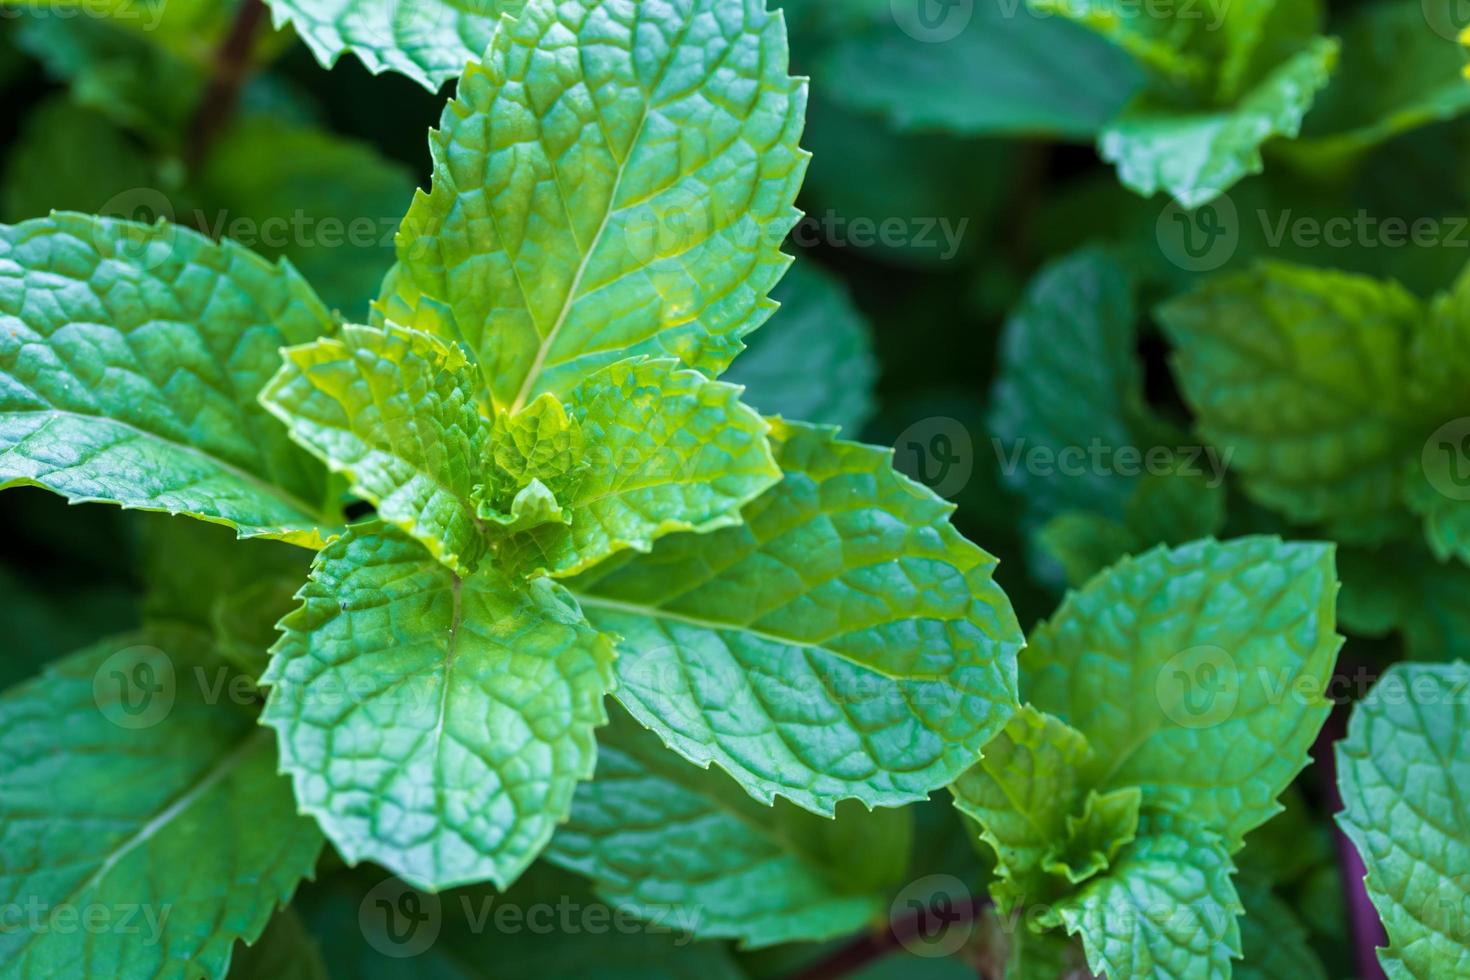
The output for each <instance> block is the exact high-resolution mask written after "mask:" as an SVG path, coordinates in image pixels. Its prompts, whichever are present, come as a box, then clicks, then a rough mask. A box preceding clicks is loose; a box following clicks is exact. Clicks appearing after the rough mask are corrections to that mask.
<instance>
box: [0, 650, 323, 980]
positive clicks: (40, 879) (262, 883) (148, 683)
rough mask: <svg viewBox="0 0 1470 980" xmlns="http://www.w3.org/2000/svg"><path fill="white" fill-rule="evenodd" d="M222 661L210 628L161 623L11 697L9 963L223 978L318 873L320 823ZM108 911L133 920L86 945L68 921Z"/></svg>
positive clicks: (1, 764) (5, 864) (1, 704)
mask: <svg viewBox="0 0 1470 980" xmlns="http://www.w3.org/2000/svg"><path fill="white" fill-rule="evenodd" d="M222 669H223V668H221V667H220V665H219V662H218V661H217V660H214V659H213V658H212V657H211V656H210V655H209V653H208V650H207V648H205V647H204V646H203V645H202V644H201V643H200V642H199V640H198V638H197V636H196V635H195V634H193V633H189V632H184V631H179V630H161V629H155V630H150V631H146V632H142V633H135V634H128V635H124V636H120V637H115V638H113V639H111V640H106V641H103V642H101V643H99V644H97V645H96V646H94V647H91V648H90V649H87V650H84V651H81V652H80V653H76V654H73V655H71V656H69V657H66V658H65V659H63V660H61V661H58V662H57V663H56V664H54V665H52V666H51V667H50V668H49V669H48V670H47V671H46V672H45V673H44V674H42V675H41V676H40V677H38V678H36V679H35V680H32V681H29V682H27V683H25V684H22V685H20V686H19V687H15V688H12V689H11V690H9V691H7V692H5V694H4V695H0V736H3V738H4V741H5V745H6V754H5V756H4V759H3V760H0V826H3V828H4V829H3V831H0V902H3V904H4V906H5V908H6V909H7V910H11V911H9V912H7V920H6V928H5V929H4V930H0V969H3V970H4V972H5V973H7V974H12V975H15V976H72V977H88V976H97V977H116V976H164V975H178V976H196V975H197V976H208V977H222V976H223V975H224V973H225V969H226V966H227V965H228V963H229V960H230V955H231V949H232V947H233V946H234V945H235V941H236V940H237V939H243V940H245V941H252V940H254V939H255V938H256V937H258V936H259V935H260V934H261V931H262V930H263V929H265V927H266V921H267V920H268V919H269V918H270V916H271V913H272V912H273V911H274V910H275V909H276V907H277V906H278V905H280V904H282V903H284V902H285V901H286V900H287V899H289V898H290V896H291V893H292V892H293V891H294V890H295V889H296V886H297V883H298V882H300V881H301V879H302V878H304V877H306V876H308V875H310V874H311V873H312V868H313V866H314V865H315V863H316V858H317V854H318V853H319V852H320V850H321V846H322V839H321V835H320V834H319V833H317V830H316V828H315V827H313V826H312V825H311V822H310V821H309V820H306V819H305V818H303V817H300V816H298V815H297V813H296V805H295V802H294V801H293V800H292V799H291V791H290V785H289V784H288V783H287V781H286V780H285V779H283V778H281V777H280V776H279V775H278V774H277V772H276V758H275V753H274V752H272V751H271V745H270V739H269V736H267V735H266V733H264V732H261V731H260V730H258V729H257V728H256V727H255V724H254V720H253V719H252V717H251V716H250V714H249V713H247V712H244V711H241V710H240V709H239V708H237V707H235V706H233V705H232V704H230V703H229V702H228V700H226V702H225V703H219V702H218V700H217V699H216V698H215V697H213V696H212V695H211V691H212V690H214V688H213V687H212V685H213V684H214V683H215V682H216V681H219V682H221V683H227V682H226V681H223V680H222V675H219V674H218V673H217V672H218V671H219V670H222ZM62 720H64V723H60V724H58V721H62ZM140 906H141V907H140ZM95 909H104V910H108V911H109V913H110V914H111V915H112V916H115V917H121V916H123V915H125V914H129V913H127V911H126V910H128V909H133V910H135V913H136V919H133V916H132V915H131V914H129V919H130V920H131V922H130V924H131V926H132V928H123V927H122V926H123V925H124V924H125V923H121V922H119V921H118V918H113V919H111V920H110V924H111V926H112V927H111V928H103V929H96V928H90V927H89V930H88V932H87V933H86V942H82V941H80V940H79V937H78V936H77V935H76V930H77V929H78V928H79V923H78V920H77V918H72V919H71V920H70V924H69V925H68V921H67V920H66V919H65V918H63V917H65V916H68V915H70V916H80V917H82V921H83V922H88V921H94V920H91V919H88V918H86V916H89V915H93V914H94V913H93V912H91V911H89V910H95ZM17 913H18V914H19V915H21V916H24V917H26V918H23V919H21V920H20V921H19V922H17V920H16V919H15V918H13V917H12V916H13V915H15V914H17ZM32 916H34V918H30V917H32ZM17 926H19V927H18V928H17Z"/></svg>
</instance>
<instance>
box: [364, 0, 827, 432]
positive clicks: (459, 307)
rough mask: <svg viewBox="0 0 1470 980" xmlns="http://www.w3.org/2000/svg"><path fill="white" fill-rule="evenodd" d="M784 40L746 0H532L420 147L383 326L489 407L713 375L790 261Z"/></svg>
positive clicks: (795, 129) (791, 88)
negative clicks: (425, 151)
mask: <svg viewBox="0 0 1470 980" xmlns="http://www.w3.org/2000/svg"><path fill="white" fill-rule="evenodd" d="M655 38H657V39H658V40H656V41H653V43H649V42H650V40H651V39H655ZM785 40H786V32H785V27H784V26H783V24H782V21H781V18H780V16H779V15H773V14H770V13H767V12H766V11H765V9H764V5H763V3H761V2H759V0H751V2H745V3H742V4H739V5H736V6H733V7H732V6H730V5H728V4H725V3H723V2H721V0H694V2H692V3H687V4H681V5H669V4H657V5H643V6H636V7H635V6H629V5H627V4H623V3H615V2H611V0H574V2H571V3H566V2H562V3H553V2H551V0H532V2H531V3H530V4H529V5H528V6H527V7H526V8H525V9H524V10H523V11H522V12H521V14H520V15H519V16H518V17H517V19H516V20H515V21H513V22H512V21H502V22H501V25H500V27H499V28H498V30H497V31H496V33H495V37H494V40H493V41H492V42H491V45H490V48H489V50H488V51H487V52H486V53H485V58H484V62H483V64H472V65H470V66H469V67H468V68H467V69H466V70H465V74H464V76H463V77H462V78H461V79H460V83H459V88H458V90H457V97H456V99H455V100H454V101H453V102H451V103H450V104H449V106H448V107H447V108H446V109H445V111H444V115H443V117H442V119H441V121H440V128H439V130H438V131H437V132H435V133H434V134H433V136H432V138H431V149H432V152H433V156H434V181H433V190H432V191H431V192H430V193H429V194H427V195H419V196H418V197H417V198H416V199H415V200H414V203H413V205H412V207H411V208H410V209H409V212H408V215H407V217H405V218H404V221H403V225H402V227H401V228H400V230H399V233H398V258H399V263H400V264H399V265H398V267H397V268H396V270H395V272H394V273H393V274H392V275H390V277H389V281H388V282H387V283H386V284H385V289H384V295H383V297H382V299H381V301H380V303H379V309H380V312H381V313H382V315H384V316H386V317H387V318H388V319H391V320H395V321H397V322H399V323H403V324H406V325H409V326H415V327H419V328H420V329H424V330H427V331H429V332H431V333H434V334H436V335H438V336H440V337H441V338H444V339H446V340H454V341H457V342H459V343H461V344H463V345H464V346H465V347H466V349H467V351H468V352H469V354H470V355H471V358H472V360H474V361H475V362H476V364H477V365H478V368H479V370H480V373H481V375H482V379H483V385H484V388H485V389H486V390H488V391H489V393H490V396H491V398H492V399H493V401H494V403H495V405H496V406H498V407H506V408H511V409H516V408H520V407H521V406H523V405H525V404H526V403H527V402H529V401H530V400H531V399H532V398H533V397H534V396H536V395H538V394H541V393H543V392H551V393H553V394H557V395H560V396H565V395H566V394H567V393H568V392H570V391H571V389H572V388H573V387H575V386H576V384H577V383H578V382H579V381H581V380H583V379H584V378H586V377H588V376H589V375H591V374H593V373H594V372H596V371H597V370H598V369H600V368H602V367H605V366H607V365H609V364H611V363H613V362H615V361H619V360H622V359H623V358H625V357H627V356H629V355H636V354H648V355H653V356H659V355H664V356H673V357H677V358H678V359H679V360H680V361H682V362H683V363H684V365H685V366H687V367H693V368H697V369H699V370H701V371H703V372H705V373H706V374H707V375H710V376H711V377H713V376H715V375H717V374H719V372H720V371H721V370H723V369H724V368H725V367H726V366H727V365H728V364H729V363H730V361H731V359H733V358H734V357H735V355H736V354H737V353H739V352H740V350H741V343H740V338H741V337H742V336H743V335H744V334H747V333H749V332H750V331H751V330H754V329H755V328H756V327H757V326H759V325H760V324H761V323H762V322H764V321H765V319H766V318H767V317H768V316H770V313H771V311H772V310H773V309H774V304H773V303H771V301H770V300H769V299H768V298H767V294H768V293H769V292H770V290H771V287H772V286H774V285H775V284H776V281H777V280H778V279H780V277H781V274H782V272H783V271H784V270H785V268H786V265H787V264H788V262H789V259H787V258H786V257H784V256H783V255H782V254H781V251H780V243H781V240H782V238H784V237H785V235H786V232H787V231H788V230H789V229H790V228H791V227H792V225H793V224H795V221H796V218H797V216H798V212H797V211H796V210H795V208H793V207H792V201H793V200H794V198H795V196H796V190H797V187H798V186H799V185H800V183H801V177H802V174H803V172H804V171H805V169H806V155H805V154H804V153H803V152H802V151H801V150H800V149H799V148H798V147H797V139H798V137H799V135H800V133H801V124H802V115H803V112H804V109H805V104H806V87H805V83H804V82H802V81H799V80H797V79H794V78H792V77H790V76H789V75H788V74H787V73H786V44H785ZM577 51H581V52H583V54H582V55H581V56H580V57H577V56H575V55H574V56H573V57H570V58H568V57H566V54H567V53H575V52H577ZM592 51H595V52H596V56H595V57H593V56H591V55H589V54H587V52H592ZM492 119H493V120H494V125H493V128H494V136H493V138H490V137H489V136H488V133H489V129H490V127H491V120H492Z"/></svg>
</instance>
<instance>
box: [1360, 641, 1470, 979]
mask: <svg viewBox="0 0 1470 980" xmlns="http://www.w3.org/2000/svg"><path fill="white" fill-rule="evenodd" d="M1467 692H1470V667H1467V666H1466V665H1465V664H1463V663H1455V664H1451V665H1443V666H1428V665H1423V664H1399V665H1397V666H1395V667H1392V668H1390V669H1389V671H1388V672H1387V673H1386V674H1384V675H1383V677H1382V678H1381V679H1380V680H1379V682H1378V683H1377V684H1376V685H1375V686H1374V687H1373V690H1372V691H1370V692H1369V694H1368V696H1367V698H1365V699H1364V700H1363V701H1362V702H1360V703H1359V704H1358V705H1357V706H1356V707H1355V708H1354V709H1353V715H1352V719H1351V721H1350V722H1349V725H1348V737H1347V738H1346V739H1345V740H1343V741H1342V742H1339V743H1338V746H1337V770H1338V777H1337V779H1338V786H1339V788H1340V789H1341V791H1342V800H1343V812H1342V813H1341V814H1340V815H1339V816H1338V822H1339V823H1341V825H1342V828H1343V830H1344V831H1346V832H1347V835H1348V837H1350V838H1351V839H1352V842H1353V844H1354V846H1356V847H1357V849H1358V853H1359V854H1360V855H1362V857H1363V864H1364V865H1365V866H1366V867H1367V869H1368V877H1367V879H1366V882H1367V887H1368V895H1369V897H1371V898H1372V899H1373V904H1374V905H1375V906H1377V908H1378V914H1379V916H1380V917H1382V919H1383V923H1384V925H1385V927H1386V928H1387V929H1388V938H1389V946H1388V948H1387V949H1384V950H1381V951H1380V953H1379V958H1380V959H1381V960H1382V962H1383V968H1384V971H1385V972H1386V973H1387V974H1388V975H1389V976H1390V977H1393V978H1396V980H1397V978H1403V977H1413V978H1416V980H1428V978H1431V977H1452V976H1462V975H1464V974H1465V973H1466V972H1470V924H1467V922H1466V917H1465V913H1466V909H1470V806H1467V805H1466V800H1465V787H1466V786H1467V785H1470V708H1467Z"/></svg>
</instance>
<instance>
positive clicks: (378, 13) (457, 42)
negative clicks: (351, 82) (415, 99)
mask: <svg viewBox="0 0 1470 980" xmlns="http://www.w3.org/2000/svg"><path fill="white" fill-rule="evenodd" d="M266 2H267V3H268V4H269V6H270V8H271V19H272V20H273V21H274V23H275V26H276V28H277V29H280V28H282V27H284V26H286V25H287V24H290V25H291V26H292V27H294V28H295V29H296V33H297V35H299V36H300V38H301V39H302V40H303V41H305V42H306V46H307V47H308V48H310V49H311V53H312V54H314V55H316V59H317V61H319V62H321V64H322V67H324V68H331V67H332V66H333V65H335V64H336V63H337V59H338V58H339V57H341V56H342V53H343V52H345V51H350V52H352V53H353V54H355V55H356V56H357V57H358V58H359V59H361V60H362V63H363V65H364V66H366V68H367V70H368V71H370V72H372V73H373V74H374V75H377V74H380V73H382V72H385V71H395V72H398V73H400V74H403V75H407V76H408V77H409V78H411V79H413V80H414V81H416V82H418V83H419V84H420V85H422V86H424V87H425V88H427V89H429V90H430V91H438V90H439V88H440V86H442V85H443V84H444V83H445V82H447V81H449V79H451V78H455V77H457V76H458V75H459V73H460V72H461V71H463V70H464V66H465V65H466V64H468V63H469V62H472V61H476V60H478V59H479V57H480V56H481V55H482V54H484V52H485V46H486V45H487V44H489V43H490V37H491V35H492V34H493V33H494V30H495V25H496V23H497V21H498V20H499V18H500V17H501V16H502V15H509V16H515V15H516V14H518V13H519V12H520V9H521V7H523V6H524V5H525V2H526V0H473V2H471V3H456V2H454V0H266Z"/></svg>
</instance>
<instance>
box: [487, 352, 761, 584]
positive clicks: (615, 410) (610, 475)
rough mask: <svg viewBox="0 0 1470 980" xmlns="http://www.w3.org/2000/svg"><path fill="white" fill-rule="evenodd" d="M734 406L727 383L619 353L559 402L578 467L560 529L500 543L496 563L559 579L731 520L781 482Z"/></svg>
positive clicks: (752, 422)
mask: <svg viewBox="0 0 1470 980" xmlns="http://www.w3.org/2000/svg"><path fill="white" fill-rule="evenodd" d="M739 399H740V389H739V388H737V387H735V386H733V385H728V384H724V383H723V382H719V381H710V380H708V379H706V378H705V377H704V376H703V375H702V374H700V373H699V372H697V371H688V370H680V369H679V364H678V362H677V361H673V360H666V359H664V360H656V361H649V360H642V359H635V358H630V359H629V360H626V361H619V362H618V363H616V364H613V365H610V366H608V367H605V368H603V369H602V370H600V371H598V372H597V373H596V374H593V375H592V376H591V377H589V378H588V379H587V380H585V381H583V382H582V383H581V384H579V385H577V387H576V388H574V389H573V390H572V392H571V394H570V395H569V396H568V400H569V407H570V412H569V415H570V417H571V419H572V420H573V421H574V422H575V423H576V425H577V427H578V429H579V431H580V433H581V440H582V444H583V446H584V450H583V453H584V456H583V459H582V460H581V462H583V463H584V464H585V472H584V473H583V474H582V476H581V479H580V480H579V481H577V483H576V488H575V489H574V490H572V491H571V492H570V493H569V494H568V495H567V497H566V499H565V500H559V501H558V502H559V503H560V504H561V505H562V506H564V507H565V508H566V511H567V514H566V522H565V523H563V522H561V521H548V522H546V523H543V524H541V525H540V526H539V527H536V528H533V529H532V530H530V531H527V532H525V533H524V534H518V535H514V536H512V537H511V538H509V539H508V540H507V541H505V542H504V543H503V544H501V545H500V546H499V549H498V551H497V553H496V560H497V561H498V562H499V563H500V565H501V566H502V567H503V568H505V569H507V570H511V571H515V572H526V573H530V572H534V571H543V570H544V571H547V572H549V573H550V574H552V575H554V576H557V577H561V576H568V575H573V574H575V573H577V572H580V571H583V570H585V569H588V568H591V567H592V566H593V565H596V564H597V563H598V562H601V561H602V560H604V559H605V558H607V557H609V556H610V555H613V554H616V553H617V552H619V551H624V550H626V549H629V548H631V549H633V550H635V551H644V552H646V551H648V550H649V549H650V548H652V547H653V543H654V541H656V540H657V539H659V538H661V537H663V536H664V535H666V534H671V533H673V532H675V531H694V532H700V533H703V532H708V531H713V530H715V529H717V528H723V527H729V526H730V525H732V524H738V523H739V522H740V508H741V507H742V506H743V505H745V504H747V503H749V502H750V501H751V500H753V499H755V498H756V497H758V496H760V494H761V493H762V492H763V491H765V490H767V489H768V488H770V487H771V486H773V485H774V484H775V483H776V482H777V481H779V480H780V478H781V470H780V469H779V468H778V467H777V465H776V461H775V460H774V459H773V458H772V456H771V448H770V445H769V443H768V441H767V439H766V432H767V431H768V428H769V427H768V425H767V424H766V422H765V420H764V419H762V418H761V417H760V416H759V415H757V414H756V413H755V411H754V410H752V409H750V408H748V407H746V406H745V405H742V404H741V403H740V400H739Z"/></svg>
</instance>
